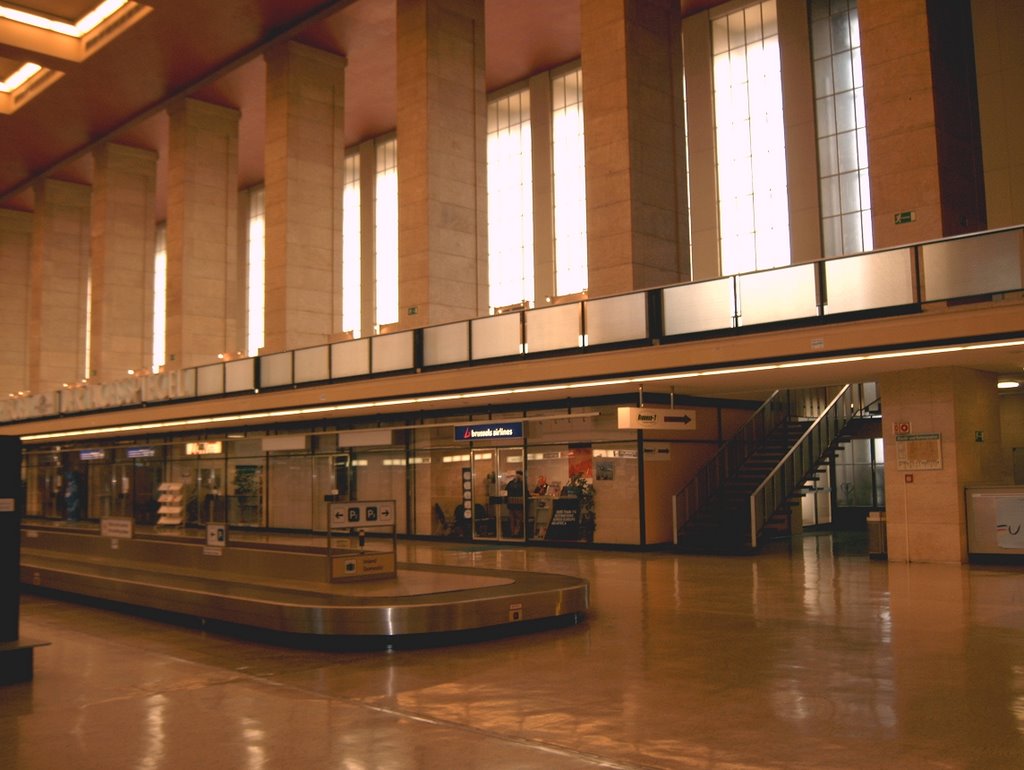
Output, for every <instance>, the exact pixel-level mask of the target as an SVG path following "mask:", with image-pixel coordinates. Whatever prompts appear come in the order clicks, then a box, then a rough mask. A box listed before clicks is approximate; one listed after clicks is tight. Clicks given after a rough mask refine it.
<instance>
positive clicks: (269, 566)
mask: <svg viewBox="0 0 1024 770" xmlns="http://www.w3.org/2000/svg"><path fill="white" fill-rule="evenodd" d="M211 554H212V552H211V550H210V549H209V548H205V547H204V546H203V544H201V543H198V542H195V541H185V540H172V539H168V538H154V539H145V538H132V539H125V540H120V541H118V542H117V543H116V545H115V544H114V543H113V542H112V541H111V540H110V538H104V537H99V536H97V535H96V534H92V533H83V532H71V531H61V530H53V529H48V528H45V527H41V528H31V527H23V530H22V543H21V582H22V584H23V585H24V586H26V587H27V588H29V589H32V588H36V589H42V590H46V591H51V592H57V593H60V594H64V595H73V596H80V597H85V598H88V599H94V600H100V601H105V602H113V603H116V604H118V605H127V606H129V607H139V608H146V609H149V610H155V611H158V612H161V613H173V614H175V615H180V616H186V617H193V618H201V619H203V620H212V621H220V622H223V623H225V624H231V625H235V626H241V627H250V628H256V629H263V630H265V631H268V632H275V633H280V634H285V635H293V636H295V637H314V638H315V637H319V638H321V639H324V638H331V639H336V640H338V641H344V640H346V639H351V640H358V639H363V640H369V639H375V640H380V641H382V642H385V643H390V642H393V641H396V640H399V639H403V638H407V639H409V640H411V639H414V638H420V637H422V638H424V639H426V638H430V639H432V640H433V641H434V642H435V643H436V642H437V641H438V640H441V641H444V640H445V638H446V636H450V638H451V641H456V640H458V638H459V636H460V634H462V633H465V632H480V631H485V630H486V631H488V632H489V633H490V634H491V635H500V634H502V633H509V634H512V633H521V632H522V631H525V630H532V629H533V628H539V627H544V626H546V625H564V624H570V623H575V622H578V621H579V620H580V619H581V618H582V617H583V613H584V612H585V611H586V610H587V607H588V601H589V596H588V583H587V581H585V580H583V579H580V578H575V577H570V576H565V575H554V574H547V573H535V572H520V571H512V570H495V569H478V568H469V567H458V566H448V565H428V564H405V563H399V564H398V565H397V569H396V574H395V575H394V577H388V578H379V579H376V580H366V581H361V582H346V583H332V582H330V581H329V580H328V579H327V567H326V556H325V555H324V554H323V553H322V552H317V550H315V549H298V550H288V549H281V548H276V549H267V548H254V547H228V548H224V549H222V551H221V552H220V554H219V555H211Z"/></svg>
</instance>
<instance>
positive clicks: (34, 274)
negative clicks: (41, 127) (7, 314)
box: [28, 179, 91, 393]
mask: <svg viewBox="0 0 1024 770" xmlns="http://www.w3.org/2000/svg"><path fill="white" fill-rule="evenodd" d="M90 192H91V190H90V188H89V187H87V186H86V185H81V184H75V183H73V182H62V181H58V180H56V179H44V180H42V181H41V182H38V183H37V184H36V187H35V213H34V218H33V227H32V270H31V276H30V279H29V345H28V386H29V389H30V390H32V391H33V392H36V393H39V392H42V391H47V390H56V389H58V388H60V387H61V386H62V385H63V384H64V383H69V382H78V381H79V380H81V379H83V378H85V376H86V364H87V354H86V332H85V329H86V316H87V313H88V291H89V202H90V201H89V199H90ZM90 374H91V370H90Z"/></svg>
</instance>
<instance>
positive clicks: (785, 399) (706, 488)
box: [672, 390, 792, 543]
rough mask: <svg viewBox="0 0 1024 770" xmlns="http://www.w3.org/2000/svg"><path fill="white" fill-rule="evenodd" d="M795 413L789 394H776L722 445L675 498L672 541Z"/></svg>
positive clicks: (786, 392)
mask: <svg viewBox="0 0 1024 770" xmlns="http://www.w3.org/2000/svg"><path fill="white" fill-rule="evenodd" d="M791 411H792V399H791V398H790V392H789V391H781V390H776V391H775V392H773V393H772V394H771V395H770V396H769V397H768V398H767V399H766V400H765V401H764V403H763V404H761V406H759V407H758V408H757V410H756V411H755V412H754V413H753V414H752V415H751V416H750V418H749V419H748V420H747V421H746V422H745V423H744V424H743V426H742V427H741V428H740V429H739V430H738V431H737V432H736V435H734V436H733V437H732V438H730V439H729V440H728V441H726V442H725V443H723V444H722V446H720V447H719V448H718V450H717V451H716V452H715V454H713V455H712V456H711V458H710V459H709V460H708V461H707V462H706V463H704V465H702V466H701V467H700V469H699V470H698V471H697V473H695V474H694V476H693V478H692V479H690V481H689V482H688V483H687V484H686V486H684V487H683V488H682V489H681V490H679V491H678V492H676V494H674V495H673V496H672V520H673V536H672V537H673V540H674V542H676V543H678V542H679V529H680V527H682V526H683V525H685V524H686V522H688V521H689V520H690V518H691V517H692V516H693V515H694V514H695V513H696V512H697V511H698V510H699V509H700V507H701V505H703V504H704V503H705V502H706V501H707V500H708V498H710V497H711V495H713V494H714V493H715V492H716V491H717V490H718V488H719V487H720V486H721V484H722V483H723V482H724V481H725V480H726V479H727V478H729V476H730V475H731V474H732V473H733V472H734V471H735V470H736V469H737V468H739V467H740V466H741V465H742V464H743V462H744V461H745V460H746V459H747V458H748V457H750V455H751V454H753V452H754V450H755V449H756V448H757V447H758V446H760V445H761V443H763V442H764V439H765V437H766V436H767V435H768V434H769V433H771V432H772V429H774V428H776V427H777V426H778V425H779V424H780V423H781V422H782V421H783V420H784V419H785V418H786V417H787V416H788V415H789V414H790V412H791Z"/></svg>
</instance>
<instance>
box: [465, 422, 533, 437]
mask: <svg viewBox="0 0 1024 770" xmlns="http://www.w3.org/2000/svg"><path fill="white" fill-rule="evenodd" d="M522 437H523V424H522V423H521V422H489V423H484V424H480V425H456V426H455V440H456V441H482V440H484V439H492V440H493V439H509V438H522Z"/></svg>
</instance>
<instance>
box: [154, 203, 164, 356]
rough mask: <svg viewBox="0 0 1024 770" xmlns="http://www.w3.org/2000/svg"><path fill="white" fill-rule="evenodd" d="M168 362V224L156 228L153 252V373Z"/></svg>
mask: <svg viewBox="0 0 1024 770" xmlns="http://www.w3.org/2000/svg"><path fill="white" fill-rule="evenodd" d="M166 362H167V225H166V224H163V223H161V224H160V225H157V228H156V249H155V253H154V254H153V361H152V368H153V373H154V374H156V373H157V372H159V371H160V369H161V368H162V367H163V365H164V364H165V363H166Z"/></svg>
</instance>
